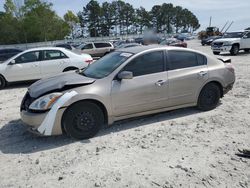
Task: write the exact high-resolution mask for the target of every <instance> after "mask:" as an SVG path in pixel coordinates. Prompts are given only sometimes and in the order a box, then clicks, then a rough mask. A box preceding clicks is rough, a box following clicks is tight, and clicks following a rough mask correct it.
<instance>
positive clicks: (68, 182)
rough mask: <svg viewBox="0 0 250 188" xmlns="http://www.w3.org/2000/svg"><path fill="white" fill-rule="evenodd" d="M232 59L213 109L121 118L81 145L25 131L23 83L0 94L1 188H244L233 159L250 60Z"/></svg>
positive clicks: (247, 107)
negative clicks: (228, 81)
mask: <svg viewBox="0 0 250 188" xmlns="http://www.w3.org/2000/svg"><path fill="white" fill-rule="evenodd" d="M188 45H189V47H190V48H194V49H198V50H201V51H203V52H206V53H209V54H212V53H211V49H210V47H208V46H207V47H202V46H201V45H200V44H199V41H197V40H193V41H189V42H188ZM224 56H227V57H231V56H229V55H227V54H225V55H224ZM231 58H232V63H233V65H234V66H235V68H236V76H237V81H236V84H235V86H234V88H233V90H232V91H230V93H228V94H227V95H226V96H225V97H224V98H223V99H222V100H221V104H220V105H219V106H218V107H217V108H216V109H215V110H212V111H209V112H201V111H198V110H197V109H195V108H186V109H181V110H176V111H171V112H166V113H161V114H156V115H152V116H147V117H143V118H137V119H133V120H126V121H122V122H118V123H115V124H114V125H113V126H112V127H111V128H108V129H105V130H102V131H101V132H100V133H99V134H98V135H97V136H96V137H95V138H92V139H89V140H83V141H76V140H73V139H70V138H67V137H65V136H58V137H36V136H34V135H32V134H31V133H29V132H27V131H26V129H25V127H24V126H23V125H22V122H21V121H20V116H19V105H20V102H21V99H22V97H23V95H24V93H25V92H26V90H27V85H15V86H11V87H9V88H7V89H5V90H1V91H0V96H1V97H0V166H1V172H0V187H108V188H109V187H116V188H117V187H143V188H144V187H163V188H170V187H185V188H186V187H199V188H200V187H243V188H247V187H250V160H249V159H246V158H240V157H237V156H236V155H235V153H236V152H237V150H238V149H241V148H248V149H249V148H250V99H249V98H250V54H246V53H244V52H242V53H241V54H240V55H238V56H236V57H231Z"/></svg>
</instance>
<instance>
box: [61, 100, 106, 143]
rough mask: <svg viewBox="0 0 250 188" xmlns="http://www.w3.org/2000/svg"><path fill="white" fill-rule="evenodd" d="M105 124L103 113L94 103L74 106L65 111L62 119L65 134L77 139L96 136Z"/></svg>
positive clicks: (81, 103) (79, 103)
mask: <svg viewBox="0 0 250 188" xmlns="http://www.w3.org/2000/svg"><path fill="white" fill-rule="evenodd" d="M103 124H104V115H103V112H102V110H101V109H100V107H99V106H98V105H96V104H95V103H92V102H78V103H75V104H73V105H72V106H70V107H69V108H68V109H67V110H66V111H65V113H64V115H63V118H62V126H63V128H64V130H65V132H66V133H67V134H68V135H69V136H71V137H73V138H75V139H88V138H91V137H93V136H95V135H96V134H97V133H98V131H99V130H100V128H101V126H102V125H103Z"/></svg>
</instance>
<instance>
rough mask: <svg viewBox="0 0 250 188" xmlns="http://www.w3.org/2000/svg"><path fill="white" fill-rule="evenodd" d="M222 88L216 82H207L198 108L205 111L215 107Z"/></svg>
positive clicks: (201, 93)
mask: <svg viewBox="0 0 250 188" xmlns="http://www.w3.org/2000/svg"><path fill="white" fill-rule="evenodd" d="M220 96H221V93H220V88H219V87H218V86H217V85H216V84H213V83H211V84H207V85H206V86H205V87H204V88H203V89H202V90H201V92H200V95H199V99H198V108H199V109H200V110H203V111H208V110H212V109H214V108H215V107H216V106H217V105H218V103H219V100H220Z"/></svg>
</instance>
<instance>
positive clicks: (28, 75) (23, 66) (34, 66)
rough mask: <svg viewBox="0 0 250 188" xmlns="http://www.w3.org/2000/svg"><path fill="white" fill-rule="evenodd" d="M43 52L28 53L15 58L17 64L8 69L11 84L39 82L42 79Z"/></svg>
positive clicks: (9, 66) (7, 77)
mask: <svg viewBox="0 0 250 188" xmlns="http://www.w3.org/2000/svg"><path fill="white" fill-rule="evenodd" d="M40 60H41V51H32V52H26V53H24V54H22V55H20V56H18V57H16V58H15V64H12V65H11V64H9V65H7V68H6V74H5V76H6V79H7V80H8V81H10V82H15V81H24V80H37V79H40V78H41V71H40Z"/></svg>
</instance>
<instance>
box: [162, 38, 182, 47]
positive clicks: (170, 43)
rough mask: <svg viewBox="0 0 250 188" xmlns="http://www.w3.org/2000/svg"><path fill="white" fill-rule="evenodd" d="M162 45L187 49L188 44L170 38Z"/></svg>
mask: <svg viewBox="0 0 250 188" xmlns="http://www.w3.org/2000/svg"><path fill="white" fill-rule="evenodd" d="M160 45H167V46H176V47H182V48H186V47H187V43H186V42H183V41H181V40H178V39H176V38H169V39H165V40H163V41H162V42H161V43H160Z"/></svg>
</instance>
